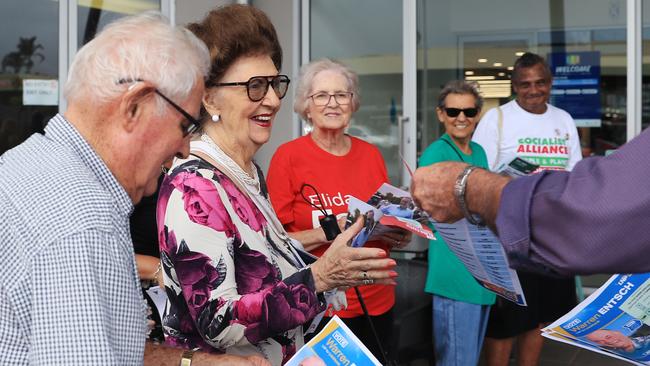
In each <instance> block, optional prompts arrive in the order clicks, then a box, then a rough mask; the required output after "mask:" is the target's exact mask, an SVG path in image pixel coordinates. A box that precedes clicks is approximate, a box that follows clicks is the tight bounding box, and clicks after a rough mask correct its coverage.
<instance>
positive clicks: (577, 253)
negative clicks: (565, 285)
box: [496, 129, 650, 274]
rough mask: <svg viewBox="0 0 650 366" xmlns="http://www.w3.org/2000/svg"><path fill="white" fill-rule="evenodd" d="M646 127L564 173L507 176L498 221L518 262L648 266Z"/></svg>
mask: <svg viewBox="0 0 650 366" xmlns="http://www.w3.org/2000/svg"><path fill="white" fill-rule="evenodd" d="M648 156H650V129H646V130H645V131H643V132H642V133H641V134H640V135H639V136H637V137H636V138H634V139H633V140H632V141H630V142H628V143H627V144H625V145H623V146H622V147H620V148H619V149H618V150H617V151H616V152H615V153H613V154H611V155H609V156H607V157H591V158H587V159H584V160H582V161H581V162H579V163H578V164H577V165H576V166H575V167H574V169H573V171H571V172H570V173H569V172H542V173H540V174H536V175H533V176H528V177H522V178H518V179H515V180H513V181H511V182H510V183H508V185H506V187H505V188H504V190H503V193H502V195H501V203H500V206H499V213H498V216H497V220H496V226H497V230H498V233H499V239H500V240H501V242H502V243H503V247H504V249H505V250H506V252H507V253H508V255H509V257H510V260H511V262H510V263H511V265H512V266H513V268H517V269H528V270H536V271H542V272H544V271H549V272H557V273H560V274H590V273H629V272H648V271H650V261H649V260H648V257H650V225H648V217H649V216H650V188H649V187H648V185H649V184H650V183H649V182H650V169H648Z"/></svg>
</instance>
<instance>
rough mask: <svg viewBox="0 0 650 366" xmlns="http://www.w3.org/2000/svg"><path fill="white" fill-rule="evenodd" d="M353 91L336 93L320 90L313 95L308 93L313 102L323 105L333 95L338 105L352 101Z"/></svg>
mask: <svg viewBox="0 0 650 366" xmlns="http://www.w3.org/2000/svg"><path fill="white" fill-rule="evenodd" d="M353 95H354V93H352V92H337V93H333V94H330V93H325V92H320V93H316V94H313V95H310V96H309V97H310V98H311V100H313V101H314V104H315V105H317V106H325V105H328V104H330V100H332V97H334V101H335V102H336V103H337V104H339V105H348V104H350V102H352V96H353Z"/></svg>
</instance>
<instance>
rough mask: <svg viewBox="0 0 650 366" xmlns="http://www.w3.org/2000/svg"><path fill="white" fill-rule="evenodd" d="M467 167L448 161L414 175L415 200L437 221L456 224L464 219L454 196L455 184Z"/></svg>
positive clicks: (419, 169)
mask: <svg viewBox="0 0 650 366" xmlns="http://www.w3.org/2000/svg"><path fill="white" fill-rule="evenodd" d="M466 166H467V164H465V163H458V162H451V161H446V162H442V163H437V164H433V165H430V166H426V167H423V168H418V169H417V170H416V171H415V173H414V174H413V180H412V182H411V195H412V196H413V200H414V201H415V203H416V204H417V205H418V207H420V208H421V209H423V210H424V211H426V212H427V213H428V214H429V215H430V216H431V218H432V219H434V220H435V221H438V222H455V221H458V220H460V219H462V218H463V213H462V211H461V210H460V207H459V206H458V202H457V201H456V197H455V196H454V183H455V182H456V179H457V178H458V176H459V175H460V174H461V173H462V172H463V169H465V167H466Z"/></svg>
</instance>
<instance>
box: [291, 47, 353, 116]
mask: <svg viewBox="0 0 650 366" xmlns="http://www.w3.org/2000/svg"><path fill="white" fill-rule="evenodd" d="M322 71H334V72H338V73H339V74H341V75H343V76H344V77H345V79H346V80H347V81H348V91H349V92H352V102H351V103H350V107H352V113H354V112H356V111H357V110H358V109H359V105H360V99H359V77H358V76H357V74H356V73H355V72H354V71H352V69H350V68H349V67H348V66H346V65H345V64H343V63H342V62H340V61H335V60H332V59H329V58H322V59H318V60H315V61H312V62H310V63H308V64H306V65H303V66H302V67H301V68H300V76H299V77H298V85H297V86H296V94H295V98H294V102H293V110H294V112H296V113H298V115H299V116H300V118H302V119H303V120H305V121H306V122H307V123H309V124H311V121H310V120H309V119H308V118H307V107H308V106H309V97H310V95H311V94H312V92H313V90H312V88H313V86H314V85H313V83H314V78H315V77H316V75H318V73H320V72H322Z"/></svg>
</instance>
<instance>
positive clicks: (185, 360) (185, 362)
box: [179, 349, 194, 366]
mask: <svg viewBox="0 0 650 366" xmlns="http://www.w3.org/2000/svg"><path fill="white" fill-rule="evenodd" d="M192 356H194V350H193V349H188V350H185V352H183V355H182V356H181V363H180V364H179V366H190V365H191V364H192Z"/></svg>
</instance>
